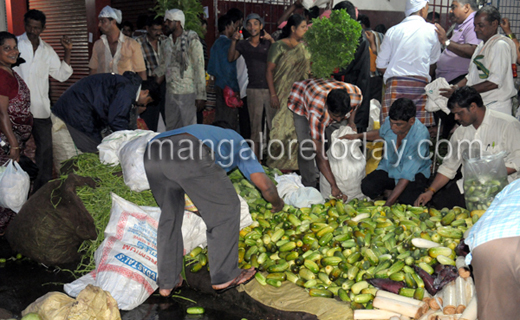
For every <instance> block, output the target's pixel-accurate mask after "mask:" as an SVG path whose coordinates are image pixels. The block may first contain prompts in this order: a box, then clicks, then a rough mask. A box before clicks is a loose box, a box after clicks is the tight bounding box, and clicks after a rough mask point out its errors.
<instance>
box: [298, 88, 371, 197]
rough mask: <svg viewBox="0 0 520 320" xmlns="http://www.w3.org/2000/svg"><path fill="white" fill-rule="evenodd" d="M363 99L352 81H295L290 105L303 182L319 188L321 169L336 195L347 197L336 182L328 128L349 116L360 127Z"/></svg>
mask: <svg viewBox="0 0 520 320" xmlns="http://www.w3.org/2000/svg"><path fill="white" fill-rule="evenodd" d="M362 100H363V96H362V95H361V90H360V89H359V88H358V87H356V86H355V85H352V84H349V83H345V82H341V81H335V80H329V79H308V80H304V81H299V82H295V83H294V85H293V87H292V91H291V95H290V96H289V101H288V107H289V109H290V110H292V111H293V116H294V127H295V129H296V135H297V137H298V147H299V152H298V167H299V169H300V174H301V176H302V183H303V185H305V186H309V187H317V186H318V181H319V180H318V179H319V173H320V172H321V173H322V174H323V176H324V177H325V178H326V179H327V181H328V182H329V183H330V186H331V191H332V192H331V193H332V196H334V197H336V198H341V199H343V200H347V196H346V195H344V194H343V193H342V192H341V191H340V189H339V188H338V185H337V184H336V179H335V178H334V175H333V174H332V171H331V169H330V164H329V160H328V159H327V157H326V155H325V151H326V150H325V142H326V141H325V140H326V139H325V129H326V128H327V127H328V126H329V125H330V124H332V123H333V122H341V121H343V120H345V119H349V125H350V126H351V127H352V128H354V130H356V129H355V128H356V126H355V124H354V122H353V119H354V116H355V115H354V113H355V110H356V108H357V107H358V106H359V105H360V104H361V101H362ZM314 153H316V156H315V157H314ZM314 159H316V162H314Z"/></svg>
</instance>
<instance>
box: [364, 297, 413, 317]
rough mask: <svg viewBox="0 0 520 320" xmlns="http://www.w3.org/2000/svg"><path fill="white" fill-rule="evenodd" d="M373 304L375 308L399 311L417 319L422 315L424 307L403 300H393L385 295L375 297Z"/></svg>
mask: <svg viewBox="0 0 520 320" xmlns="http://www.w3.org/2000/svg"><path fill="white" fill-rule="evenodd" d="M373 305H374V307H375V308H378V309H382V310H388V311H392V312H396V313H397V312H398V313H400V314H402V315H405V316H408V317H411V318H415V319H417V318H419V317H421V316H422V314H423V311H422V308H421V307H420V306H417V305H412V304H409V303H406V302H402V301H397V300H392V299H389V298H385V297H375V298H374V301H373Z"/></svg>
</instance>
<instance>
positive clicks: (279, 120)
mask: <svg viewBox="0 0 520 320" xmlns="http://www.w3.org/2000/svg"><path fill="white" fill-rule="evenodd" d="M305 32H307V21H305V18H304V17H303V16H301V15H299V14H293V15H292V16H291V17H290V18H289V20H288V21H287V24H286V25H285V27H284V28H283V30H282V35H281V40H278V41H276V42H275V43H274V44H272V45H271V48H270V49H269V55H268V57H267V72H266V78H267V85H268V86H269V92H270V94H271V107H273V108H278V109H279V110H278V112H277V113H276V115H275V116H274V118H273V124H272V130H271V134H270V140H271V141H273V143H272V144H271V147H270V148H269V149H268V158H267V165H268V166H269V167H274V168H278V169H286V170H296V169H298V156H297V152H298V147H296V145H297V144H295V143H292V144H291V141H298V139H297V137H296V131H295V129H294V121H293V114H292V111H291V110H289V108H287V100H288V98H289V94H290V93H291V88H292V86H293V84H294V83H295V82H297V81H302V80H305V79H307V78H308V76H309V72H310V69H311V67H310V54H309V52H308V51H307V49H306V47H305V44H304V43H303V42H302V39H303V35H304V34H305ZM275 141H276V142H275ZM282 146H283V147H282ZM289 152H291V154H289Z"/></svg>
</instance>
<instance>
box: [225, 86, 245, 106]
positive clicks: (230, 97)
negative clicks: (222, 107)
mask: <svg viewBox="0 0 520 320" xmlns="http://www.w3.org/2000/svg"><path fill="white" fill-rule="evenodd" d="M224 100H225V101H226V105H227V106H228V107H230V108H241V107H242V106H243V105H244V103H243V102H242V100H240V97H239V95H238V93H235V92H234V91H233V89H231V88H230V87H229V86H226V87H225V88H224Z"/></svg>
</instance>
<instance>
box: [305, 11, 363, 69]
mask: <svg viewBox="0 0 520 320" xmlns="http://www.w3.org/2000/svg"><path fill="white" fill-rule="evenodd" d="M361 31H362V30H361V25H360V24H359V23H358V22H357V21H355V20H354V19H351V18H350V16H349V15H348V13H347V12H346V11H345V10H335V11H332V13H331V15H330V18H328V19H327V18H321V19H320V18H318V19H313V20H312V27H310V28H309V30H308V31H307V32H306V33H305V37H304V40H305V42H306V43H307V47H308V49H309V51H310V53H311V62H312V66H311V70H312V74H313V75H314V76H315V77H317V78H329V77H330V76H331V74H332V73H334V70H335V69H337V68H339V69H341V68H345V67H347V66H348V65H349V64H350V62H352V60H354V54H355V52H356V49H357V47H358V44H359V41H358V40H359V37H361Z"/></svg>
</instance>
